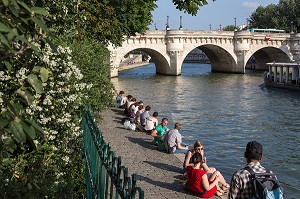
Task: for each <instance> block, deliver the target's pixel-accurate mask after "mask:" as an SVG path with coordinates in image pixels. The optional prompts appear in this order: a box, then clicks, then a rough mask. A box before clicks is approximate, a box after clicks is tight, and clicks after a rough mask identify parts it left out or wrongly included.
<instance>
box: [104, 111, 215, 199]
mask: <svg viewBox="0 0 300 199" xmlns="http://www.w3.org/2000/svg"><path fill="white" fill-rule="evenodd" d="M122 112H123V110H120V109H118V108H112V109H110V110H107V111H105V112H104V113H103V114H102V116H103V118H104V121H103V122H102V123H101V124H99V129H100V130H101V131H102V133H103V136H104V139H105V141H106V142H107V143H111V147H112V150H113V151H115V153H116V155H117V156H121V160H122V165H124V166H125V167H127V168H128V171H129V175H131V174H132V173H135V174H136V175H137V179H138V182H137V186H139V187H141V188H142V189H143V190H144V192H145V198H147V199H162V198H172V199H173V198H181V199H183V198H189V199H190V198H198V197H195V196H192V195H191V194H190V193H189V192H187V191H185V190H184V189H183V184H182V183H181V182H179V180H180V179H182V162H180V161H179V160H178V159H177V158H176V157H175V156H174V155H172V154H167V153H164V152H160V151H158V150H157V149H156V146H155V145H153V144H152V143H151V141H152V140H153V138H152V137H151V136H150V135H147V134H146V133H144V132H136V131H130V130H126V129H124V127H123V125H122V123H121V119H122V118H123V117H124V116H123V114H122ZM217 198H219V199H220V197H217V196H214V197H213V199H217Z"/></svg>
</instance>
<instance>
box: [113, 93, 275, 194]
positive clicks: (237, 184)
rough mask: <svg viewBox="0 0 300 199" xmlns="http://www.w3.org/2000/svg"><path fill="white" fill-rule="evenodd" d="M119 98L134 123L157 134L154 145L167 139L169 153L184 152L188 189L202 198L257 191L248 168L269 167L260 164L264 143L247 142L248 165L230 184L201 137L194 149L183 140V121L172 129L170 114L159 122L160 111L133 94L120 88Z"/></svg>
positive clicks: (260, 168) (258, 171)
mask: <svg viewBox="0 0 300 199" xmlns="http://www.w3.org/2000/svg"><path fill="white" fill-rule="evenodd" d="M116 101H117V104H118V106H119V108H124V113H125V114H126V116H127V117H126V118H125V119H129V120H130V121H131V122H133V123H135V124H136V125H137V126H138V129H139V130H140V131H145V132H147V133H148V134H151V135H152V136H153V137H154V139H153V143H154V144H155V145H160V144H161V143H164V144H165V145H166V151H167V152H168V153H184V154H185V160H184V163H183V167H184V174H183V175H184V177H185V178H186V183H185V185H184V188H185V189H187V190H189V191H191V192H192V193H193V194H194V195H196V196H199V197H201V198H210V197H212V196H213V195H218V196H221V195H223V194H225V193H226V191H228V198H229V199H243V198H251V197H253V194H255V191H254V186H253V184H252V183H251V182H250V180H251V178H250V172H249V168H250V169H252V170H253V171H254V172H255V173H264V172H266V171H267V170H266V169H265V168H264V167H262V166H261V165H260V161H261V160H262V145H261V144H260V143H258V142H256V141H252V142H249V143H248V144H247V147H246V151H245V153H244V157H245V158H246V161H247V165H246V167H245V168H243V169H241V170H239V171H237V172H235V173H234V174H233V176H232V179H231V183H230V185H229V184H228V183H227V182H226V180H225V179H224V177H223V175H222V174H221V173H220V172H219V171H217V170H216V169H215V168H213V167H208V165H207V160H206V157H205V156H204V145H203V144H202V143H201V142H200V141H196V142H195V144H194V146H193V148H192V149H191V150H189V148H188V146H186V145H184V144H182V139H181V134H180V133H179V130H180V129H181V124H180V123H175V126H174V129H172V130H170V129H168V127H167V125H168V119H167V118H163V119H162V120H161V123H160V124H158V120H157V116H158V113H157V112H154V113H153V114H152V115H150V114H149V111H150V110H151V107H150V106H146V107H145V108H144V105H143V102H142V101H139V102H136V99H135V98H133V97H132V96H131V95H128V96H125V93H124V92H123V91H120V93H119V95H118V96H117V98H116ZM270 172H271V171H270ZM275 178H276V176H275ZM276 179H277V178H276Z"/></svg>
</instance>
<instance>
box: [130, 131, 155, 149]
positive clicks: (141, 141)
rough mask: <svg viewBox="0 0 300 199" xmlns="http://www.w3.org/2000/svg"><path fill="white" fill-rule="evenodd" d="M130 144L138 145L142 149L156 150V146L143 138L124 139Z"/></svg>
mask: <svg viewBox="0 0 300 199" xmlns="http://www.w3.org/2000/svg"><path fill="white" fill-rule="evenodd" d="M141 133H143V132H141ZM126 138H127V139H128V140H129V141H130V142H132V143H135V144H138V145H140V146H142V147H144V148H147V149H151V150H157V146H155V145H154V144H152V143H151V141H150V140H149V139H147V138H146V139H145V138H136V137H126Z"/></svg>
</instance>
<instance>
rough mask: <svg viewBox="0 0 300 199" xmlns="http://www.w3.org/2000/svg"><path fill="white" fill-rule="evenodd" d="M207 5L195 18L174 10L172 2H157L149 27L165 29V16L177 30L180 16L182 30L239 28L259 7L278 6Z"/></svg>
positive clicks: (263, 1)
mask: <svg viewBox="0 0 300 199" xmlns="http://www.w3.org/2000/svg"><path fill="white" fill-rule="evenodd" d="M207 2H208V4H207V5H205V6H203V7H200V10H199V11H198V14H197V16H192V15H188V14H184V12H180V11H179V10H176V8H175V6H174V5H173V4H172V0H158V1H157V5H158V8H157V9H155V10H154V11H153V13H152V14H153V18H152V20H153V24H152V25H150V26H149V28H150V30H154V23H156V27H157V29H159V30H164V29H165V24H166V22H167V16H169V17H170V18H169V25H170V28H171V29H178V28H179V26H180V16H182V24H183V29H188V30H209V25H210V24H211V29H212V30H217V29H219V28H220V24H221V27H222V28H224V27H225V26H227V25H234V23H235V20H234V18H236V25H237V26H240V25H242V24H246V23H247V22H246V19H247V18H248V17H249V16H250V15H251V14H252V13H253V12H254V11H255V10H256V8H257V7H258V6H259V5H261V6H264V7H265V6H267V5H269V4H272V3H273V4H278V3H279V0H245V1H243V0H216V1H214V2H213V1H212V0H208V1H207Z"/></svg>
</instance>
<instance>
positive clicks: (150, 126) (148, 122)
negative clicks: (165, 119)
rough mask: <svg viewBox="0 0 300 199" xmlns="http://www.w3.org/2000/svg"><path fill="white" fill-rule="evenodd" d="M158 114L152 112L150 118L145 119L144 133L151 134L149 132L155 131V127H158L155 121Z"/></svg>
mask: <svg viewBox="0 0 300 199" xmlns="http://www.w3.org/2000/svg"><path fill="white" fill-rule="evenodd" d="M157 116H158V112H154V113H153V114H152V116H150V117H148V118H147V119H146V125H145V131H146V132H147V133H149V134H151V131H152V130H153V129H155V127H156V125H158V120H157Z"/></svg>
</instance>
